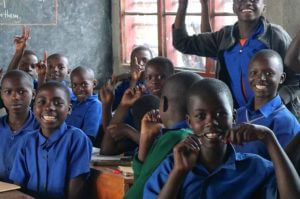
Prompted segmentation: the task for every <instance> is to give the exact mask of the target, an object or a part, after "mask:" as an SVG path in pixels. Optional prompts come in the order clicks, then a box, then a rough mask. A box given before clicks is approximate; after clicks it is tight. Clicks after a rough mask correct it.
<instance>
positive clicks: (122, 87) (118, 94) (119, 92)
mask: <svg viewBox="0 0 300 199" xmlns="http://www.w3.org/2000/svg"><path fill="white" fill-rule="evenodd" d="M136 84H137V85H140V84H144V82H143V81H142V80H138V81H137V83H136ZM129 87H130V80H123V81H122V82H121V84H119V85H118V86H117V88H116V89H115V98H114V102H113V106H112V109H113V110H115V109H117V108H118V106H119V104H120V102H121V100H122V97H123V95H124V93H125V91H126V90H127V89H128V88H129Z"/></svg>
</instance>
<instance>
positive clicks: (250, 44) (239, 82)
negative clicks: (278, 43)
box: [224, 22, 267, 107]
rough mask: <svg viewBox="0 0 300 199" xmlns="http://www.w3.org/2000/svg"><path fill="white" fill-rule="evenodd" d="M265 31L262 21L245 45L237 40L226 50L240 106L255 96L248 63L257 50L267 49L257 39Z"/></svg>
mask: <svg viewBox="0 0 300 199" xmlns="http://www.w3.org/2000/svg"><path fill="white" fill-rule="evenodd" d="M263 32H264V27H263V24H262V22H261V23H260V24H259V25H258V26H257V28H256V30H255V32H254V33H253V34H252V36H251V37H250V38H248V39H247V41H246V43H245V44H244V45H243V46H242V45H241V44H240V42H237V43H236V44H235V45H234V46H233V47H232V48H230V49H229V50H227V51H225V52H224V60H225V63H226V68H227V71H228V74H229V77H230V88H231V89H232V94H233V96H234V98H235V100H236V102H237V103H238V107H242V106H245V105H246V104H247V102H248V100H249V99H251V98H252V97H253V96H254V94H253V91H252V89H251V87H250V85H249V82H248V65H249V63H250V60H251V58H252V56H253V55H254V54H255V53H256V52H258V51H259V50H262V49H267V46H266V45H265V44H264V43H263V42H261V41H260V40H258V39H257V38H258V37H259V36H260V35H261V34H262V33H263ZM244 92H245V93H244Z"/></svg>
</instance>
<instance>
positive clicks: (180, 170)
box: [157, 135, 200, 199]
mask: <svg viewBox="0 0 300 199" xmlns="http://www.w3.org/2000/svg"><path fill="white" fill-rule="evenodd" d="M199 152H200V141H199V139H198V138H197V137H196V136H195V135H191V136H189V137H187V138H186V139H185V140H184V141H182V142H180V143H179V144H177V145H176V146H175V147H174V149H173V157H174V167H173V169H172V171H171V173H170V175H169V177H168V180H167V182H166V184H165V185H164V187H163V189H162V190H161V192H160V193H159V196H158V197H157V198H159V199H168V198H170V199H171V198H178V195H179V190H180V187H181V184H182V182H183V179H184V177H185V175H186V174H187V173H188V172H189V171H190V170H191V169H192V168H193V167H194V166H195V165H196V163H197V160H198V155H199Z"/></svg>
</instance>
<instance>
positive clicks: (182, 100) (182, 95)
mask: <svg viewBox="0 0 300 199" xmlns="http://www.w3.org/2000/svg"><path fill="white" fill-rule="evenodd" d="M201 79H203V78H202V77H201V76H200V75H198V74H196V73H193V72H189V71H184V72H179V73H176V74H174V75H172V76H170V77H169V78H168V79H167V80H166V82H165V84H164V87H163V89H162V94H161V97H162V98H166V99H164V102H166V103H168V105H164V107H163V110H164V111H166V110H167V109H168V106H176V110H177V111H178V112H179V113H180V114H182V115H186V113H187V110H186V95H187V91H188V90H189V88H190V87H191V86H192V85H193V84H194V83H195V82H197V81H199V80H201Z"/></svg>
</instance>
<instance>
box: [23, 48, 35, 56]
mask: <svg viewBox="0 0 300 199" xmlns="http://www.w3.org/2000/svg"><path fill="white" fill-rule="evenodd" d="M26 55H33V56H36V57H37V55H36V54H35V53H34V52H33V51H32V50H24V53H23V56H26Z"/></svg>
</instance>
